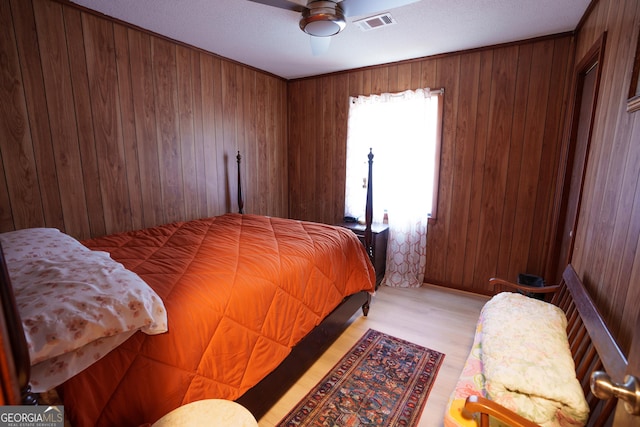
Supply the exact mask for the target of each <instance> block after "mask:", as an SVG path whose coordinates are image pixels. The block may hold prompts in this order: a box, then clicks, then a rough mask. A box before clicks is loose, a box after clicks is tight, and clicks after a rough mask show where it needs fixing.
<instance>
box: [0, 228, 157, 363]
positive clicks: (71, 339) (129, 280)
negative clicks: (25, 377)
mask: <svg viewBox="0 0 640 427" xmlns="http://www.w3.org/2000/svg"><path fill="white" fill-rule="evenodd" d="M0 243H2V248H3V252H4V254H5V259H6V263H7V268H8V270H9V276H10V278H11V282H12V285H13V291H14V294H15V298H16V303H17V305H18V310H19V312H20V316H21V319H22V324H23V326H24V330H25V334H26V338H27V344H28V346H29V355H30V358H31V364H32V365H35V364H37V363H39V362H42V361H43V360H46V359H49V358H52V357H56V356H59V355H62V354H66V353H69V352H71V351H75V350H76V349H78V348H81V347H83V346H85V345H87V344H89V343H91V342H93V341H95V340H98V339H101V338H105V337H111V336H115V335H118V334H121V333H131V331H136V330H140V331H142V332H144V333H146V334H150V335H152V334H159V333H162V332H166V331H167V313H166V310H165V307H164V304H163V302H162V300H161V299H160V297H159V296H158V295H157V294H156V293H155V291H153V289H151V288H150V287H149V286H148V285H147V284H146V283H145V282H144V281H143V280H142V279H141V278H140V277H139V276H138V275H137V274H135V273H133V272H131V271H129V270H127V269H125V268H124V266H122V264H120V263H118V262H115V261H114V260H113V259H111V257H110V256H109V254H108V253H106V252H100V251H92V250H90V249H88V248H87V247H85V246H83V245H82V244H81V243H80V242H78V241H77V240H75V239H74V238H72V237H70V236H68V235H66V234H63V233H61V232H60V231H59V230H57V229H53V228H31V229H24V230H18V231H12V232H8V233H2V234H0Z"/></svg>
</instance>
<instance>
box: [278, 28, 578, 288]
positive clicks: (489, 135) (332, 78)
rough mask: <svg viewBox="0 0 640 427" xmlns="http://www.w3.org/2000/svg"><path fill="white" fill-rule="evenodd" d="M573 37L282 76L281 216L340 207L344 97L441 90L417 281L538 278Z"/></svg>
mask: <svg viewBox="0 0 640 427" xmlns="http://www.w3.org/2000/svg"><path fill="white" fill-rule="evenodd" d="M572 41H573V39H572V37H571V36H569V35H559V36H556V37H551V38H545V39H538V40H531V41H527V42H523V43H519V44H509V45H504V46H497V47H492V48H487V49H482V50H476V51H469V52H462V53H455V54H449V55H442V56H438V57H432V58H425V59H422V60H417V61H410V62H403V63H396V64H390V65H385V66H379V67H372V68H367V69H360V70H353V71H350V72H345V73H338V74H333V75H327V76H319V77H314V78H306V79H300V80H295V81H291V82H290V83H289V97H288V98H289V207H290V215H291V216H292V217H294V218H300V219H306V220H313V221H320V222H327V223H335V222H337V221H339V220H340V218H342V216H343V215H344V181H345V172H344V165H345V146H346V132H347V129H346V124H347V115H348V96H357V95H368V94H372V93H381V92H398V91H402V90H406V89H415V88H419V87H431V88H441V87H442V88H444V89H445V95H444V102H445V106H444V125H443V136H442V159H441V167H440V184H439V189H438V192H439V198H438V218H437V219H436V220H435V221H433V222H432V223H431V224H430V226H429V230H428V233H427V236H428V237H427V240H428V242H427V268H426V275H425V281H427V282H430V283H436V284H441V285H446V286H450V287H456V288H462V289H467V290H471V291H478V292H483V293H489V292H490V290H489V289H488V279H489V278H490V277H492V276H496V275H498V276H501V277H505V278H509V279H511V280H516V278H517V274H518V273H519V272H528V273H533V274H539V275H543V273H544V270H545V260H546V255H547V252H548V244H549V243H548V242H549V238H550V233H551V230H549V227H550V226H549V224H550V217H551V215H552V213H553V200H554V196H555V191H556V189H555V186H556V174H557V168H558V158H559V150H560V147H561V142H562V134H563V116H564V112H565V108H566V97H567V94H566V92H567V87H568V86H569V85H568V82H569V79H570V77H571V73H570V72H569V70H570V64H571V58H572V57H573V44H572ZM374 154H375V153H374ZM366 155H367V153H363V159H366ZM410 155H411V153H407V156H410ZM374 167H375V158H374ZM374 185H375V184H374ZM407 185H410V183H407ZM363 203H364V201H363ZM374 203H375V202H374Z"/></svg>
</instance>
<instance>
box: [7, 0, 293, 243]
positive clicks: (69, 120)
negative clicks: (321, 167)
mask: <svg viewBox="0 0 640 427" xmlns="http://www.w3.org/2000/svg"><path fill="white" fill-rule="evenodd" d="M0 32H1V34H0V57H2V69H1V71H0V72H1V73H2V74H1V75H0V79H1V80H0V99H2V112H1V114H0V155H1V157H2V162H1V163H0V231H8V230H13V229H20V228H26V227H41V226H47V227H56V228H59V229H61V230H63V231H66V232H67V233H69V234H71V235H73V236H75V237H77V238H81V239H82V238H87V237H90V236H91V237H94V236H99V235H103V234H107V233H113V232H118V231H123V230H131V229H137V228H142V227H147V226H153V225H157V224H161V223H166V222H170V221H175V220H185V219H191V218H196V217H204V216H210V215H217V214H221V213H224V212H229V211H237V205H236V202H235V200H236V174H237V172H236V171H237V169H236V158H235V156H236V153H237V151H238V150H240V151H241V153H242V157H243V167H242V177H243V181H244V191H245V199H246V200H245V206H246V211H247V212H251V213H259V214H267V215H273V216H287V213H288V212H287V210H288V205H287V201H288V200H287V191H288V188H287V172H286V168H287V159H286V156H287V151H286V139H287V135H286V126H287V122H286V114H287V109H286V102H287V99H286V92H287V83H286V81H284V80H283V79H280V78H278V77H275V76H272V75H269V74H266V73H263V72H260V71H257V70H254V69H251V68H249V67H246V66H243V65H239V64H237V63H234V62H232V61H228V60H225V59H223V58H220V57H216V56H214V55H211V54H209V53H206V52H202V51H199V50H197V49H194V48H191V47H188V46H184V45H180V44H177V43H175V42H172V41H169V40H167V39H164V38H161V37H157V36H155V35H152V34H149V33H146V32H143V31H140V30H138V29H132V28H130V27H128V26H125V25H121V24H120V23H117V22H115V21H113V20H109V19H104V18H102V17H99V16H97V15H94V14H92V13H88V12H85V11H83V10H82V9H79V8H77V7H74V6H72V5H67V4H61V3H59V2H54V1H50V0H32V1H31V0H0Z"/></svg>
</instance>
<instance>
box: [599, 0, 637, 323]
mask: <svg viewBox="0 0 640 427" xmlns="http://www.w3.org/2000/svg"><path fill="white" fill-rule="evenodd" d="M636 8H637V4H633V2H626V3H625V7H621V8H620V9H622V12H621V15H618V17H617V20H616V24H615V28H619V29H620V31H619V32H616V33H615V34H614V35H613V37H612V38H611V40H610V41H611V45H610V48H611V51H612V54H613V55H615V57H616V58H620V59H618V63H619V64H620V67H617V68H616V70H615V72H614V74H615V77H614V79H613V80H614V82H613V85H612V87H611V92H612V93H624V92H625V91H628V85H629V82H630V81H631V70H632V68H633V59H634V56H635V50H634V49H633V48H634V44H635V40H633V39H632V37H631V36H632V34H634V33H633V28H634V26H635V22H636V20H635V19H633V18H632V17H633V16H634V15H635V13H636ZM616 36H617V37H619V39H617V37H616ZM608 42H609V39H608V40H607V44H609V43H608ZM605 49H607V48H605ZM621 104H624V103H621V102H618V103H616V104H614V105H611V107H610V108H611V109H610V110H609V111H608V113H609V115H608V117H611V118H614V119H615V122H608V123H607V124H608V125H609V126H610V128H609V129H608V130H606V133H607V135H613V140H612V141H611V144H608V148H609V150H610V151H611V158H610V162H611V165H610V166H609V168H608V174H607V177H606V182H607V189H606V191H605V194H604V198H603V211H602V215H604V217H605V218H608V219H609V221H610V222H609V227H607V229H606V230H607V235H606V236H603V237H604V239H605V241H606V243H605V245H606V246H605V248H606V250H607V253H606V256H604V257H603V258H604V259H603V261H604V265H603V270H602V276H601V278H600V280H599V283H601V284H602V285H600V286H599V287H600V292H601V294H606V295H607V298H606V303H607V305H606V306H607V309H608V311H609V312H611V313H614V312H616V311H617V310H618V308H619V307H621V306H622V307H625V302H626V297H627V290H626V289H624V288H623V287H620V286H616V287H615V288H614V289H613V291H612V290H611V289H610V288H609V286H608V284H607V282H608V281H614V283H620V282H619V277H618V276H619V271H620V268H621V264H622V260H623V258H622V257H620V253H622V250H623V249H624V247H625V246H626V239H627V235H628V233H629V221H630V220H631V213H632V211H631V210H630V208H631V207H632V206H633V203H632V201H631V198H632V197H633V195H634V193H635V192H634V191H633V188H629V187H628V186H625V181H627V177H628V176H629V177H635V181H636V184H637V179H638V177H639V176H640V175H639V174H638V168H637V166H636V165H635V164H630V163H629V157H630V156H631V153H632V150H633V148H632V147H633V145H636V146H637V145H638V140H637V139H636V140H635V144H634V140H632V139H631V135H632V130H633V119H634V115H633V114H629V113H627V111H626V106H625V105H621ZM613 112H615V113H613ZM631 179H633V178H631ZM614 189H615V191H613V190H614ZM612 219H613V221H612ZM636 310H637V307H636ZM629 311H633V309H631V308H630V307H625V310H624V312H629ZM611 317H612V318H613V319H614V320H613V321H612V322H611V324H612V327H613V328H614V329H619V328H620V324H622V323H623V320H624V319H623V318H617V316H615V315H613V316H611ZM631 320H633V318H631ZM618 322H619V323H618Z"/></svg>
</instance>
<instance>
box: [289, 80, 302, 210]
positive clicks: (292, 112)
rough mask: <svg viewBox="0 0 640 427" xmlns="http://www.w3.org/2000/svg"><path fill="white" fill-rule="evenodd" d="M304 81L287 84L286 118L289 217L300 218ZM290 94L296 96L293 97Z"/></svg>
mask: <svg viewBox="0 0 640 427" xmlns="http://www.w3.org/2000/svg"><path fill="white" fill-rule="evenodd" d="M305 84H306V81H303V80H298V81H294V82H291V83H288V85H287V86H288V87H287V116H288V117H289V136H288V138H289V141H296V143H295V144H291V143H290V144H288V147H287V173H288V180H289V216H290V217H292V218H298V219H299V218H301V216H300V209H299V206H300V204H301V203H302V191H303V190H302V186H301V185H300V179H301V176H300V175H301V174H300V167H301V166H302V165H301V163H300V150H301V148H302V143H301V141H303V140H304V139H303V135H304V131H303V129H302V126H301V124H300V123H301V120H302V117H303V113H302V97H301V96H300V95H299V94H300V93H301V92H302V90H303V86H304V85H305ZM292 94H296V96H293V95H292Z"/></svg>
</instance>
